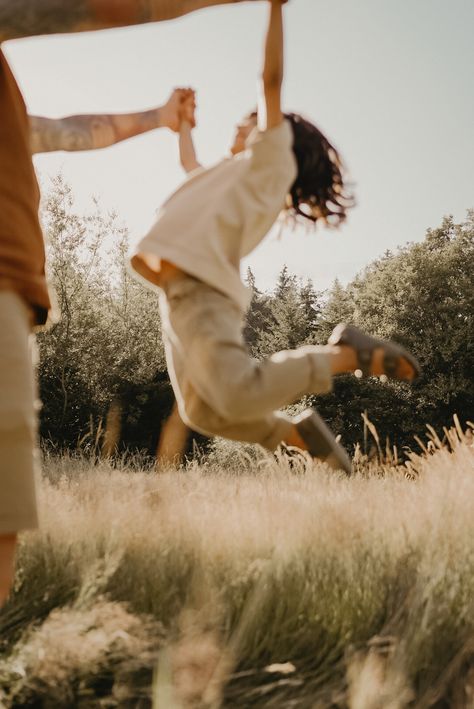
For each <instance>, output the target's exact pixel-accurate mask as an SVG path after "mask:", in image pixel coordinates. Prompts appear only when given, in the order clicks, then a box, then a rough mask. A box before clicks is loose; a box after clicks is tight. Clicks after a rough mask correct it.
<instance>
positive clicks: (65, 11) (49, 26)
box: [0, 0, 242, 42]
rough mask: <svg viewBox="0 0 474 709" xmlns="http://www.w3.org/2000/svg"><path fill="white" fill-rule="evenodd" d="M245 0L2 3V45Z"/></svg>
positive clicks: (10, 0) (6, 0) (20, 0)
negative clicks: (8, 40)
mask: <svg viewBox="0 0 474 709" xmlns="http://www.w3.org/2000/svg"><path fill="white" fill-rule="evenodd" d="M241 1H242V0H0V42H2V41H4V40H7V39H15V38H18V37H31V36H33V35H41V34H55V33H58V32H81V31H84V30H100V29H106V28H108V27H124V26H127V25H136V24H141V23H144V22H159V21H161V20H171V19H173V18H175V17H180V16H181V15H186V14H187V13H189V12H193V11H194V10H199V9H201V8H204V7H210V6H211V5H225V4H228V3H234V2H241Z"/></svg>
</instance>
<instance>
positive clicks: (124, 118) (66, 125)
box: [30, 89, 183, 153]
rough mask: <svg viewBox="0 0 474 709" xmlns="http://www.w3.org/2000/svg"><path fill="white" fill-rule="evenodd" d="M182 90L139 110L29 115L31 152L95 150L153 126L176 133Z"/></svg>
mask: <svg viewBox="0 0 474 709" xmlns="http://www.w3.org/2000/svg"><path fill="white" fill-rule="evenodd" d="M182 94H183V92H182V90H181V89H176V90H175V91H173V93H172V94H171V96H170V98H169V99H168V101H167V102H166V103H165V104H164V105H163V106H161V107H160V108H154V109H151V110H150V111H142V112H139V113H122V114H120V113H119V114H105V115H100V114H98V115H94V114H92V115H82V116H66V117H65V118H43V117H42V116H30V138H31V150H32V152H33V153H47V152H51V151H54V150H68V151H69V150H71V151H75V150H96V149H98V148H106V147H108V146H109V145H113V144H114V143H119V142H120V141H122V140H127V138H132V137H133V136H135V135H140V134H141V133H146V132H147V131H150V130H154V129H155V128H165V127H166V128H170V129H171V130H173V131H175V132H177V131H178V130H179V125H180V119H179V110H180V106H181V101H182Z"/></svg>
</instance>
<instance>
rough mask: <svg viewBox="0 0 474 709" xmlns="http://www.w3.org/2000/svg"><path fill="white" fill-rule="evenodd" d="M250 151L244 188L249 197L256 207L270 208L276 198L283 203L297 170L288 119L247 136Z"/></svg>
mask: <svg viewBox="0 0 474 709" xmlns="http://www.w3.org/2000/svg"><path fill="white" fill-rule="evenodd" d="M247 153H248V155H247V160H248V168H247V170H246V174H245V177H244V179H243V184H242V188H243V189H244V191H245V193H246V195H247V199H248V201H249V202H251V203H253V206H254V209H257V210H258V209H259V210H266V209H268V208H269V207H270V205H273V204H274V202H275V200H278V201H279V203H280V204H281V205H282V206H283V203H284V200H285V196H286V194H287V193H288V192H289V190H290V188H291V185H292V184H293V182H294V180H295V179H296V174H297V169H296V159H295V156H294V153H293V130H292V128H291V125H290V123H289V121H287V120H284V121H282V122H281V123H280V124H279V125H278V126H275V128H270V129H269V130H266V131H259V130H257V129H255V130H254V131H253V132H252V133H251V135H250V137H249V139H248V142H247ZM259 205H260V206H259Z"/></svg>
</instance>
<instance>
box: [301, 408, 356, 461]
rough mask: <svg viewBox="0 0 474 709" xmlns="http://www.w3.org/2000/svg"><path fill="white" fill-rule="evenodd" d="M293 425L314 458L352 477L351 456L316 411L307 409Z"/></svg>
mask: <svg viewBox="0 0 474 709" xmlns="http://www.w3.org/2000/svg"><path fill="white" fill-rule="evenodd" d="M293 423H294V425H295V427H296V429H297V431H298V433H299V434H300V436H301V438H302V439H303V441H304V442H305V443H306V445H307V448H308V453H309V454H310V456H311V457H312V458H318V459H319V460H321V461H323V462H324V463H326V464H327V465H328V466H329V467H330V468H331V469H332V470H339V471H343V472H345V473H347V475H351V473H352V464H351V460H350V458H349V456H348V455H347V453H346V451H345V450H344V448H343V447H342V446H341V444H340V443H339V442H338V441H337V440H336V438H335V437H334V435H333V433H332V431H331V429H330V428H329V427H328V426H326V424H325V423H324V421H323V419H322V418H321V416H320V415H319V414H318V413H316V411H315V410H314V409H306V410H305V411H303V412H302V413H301V414H299V416H296V417H295V418H294V419H293Z"/></svg>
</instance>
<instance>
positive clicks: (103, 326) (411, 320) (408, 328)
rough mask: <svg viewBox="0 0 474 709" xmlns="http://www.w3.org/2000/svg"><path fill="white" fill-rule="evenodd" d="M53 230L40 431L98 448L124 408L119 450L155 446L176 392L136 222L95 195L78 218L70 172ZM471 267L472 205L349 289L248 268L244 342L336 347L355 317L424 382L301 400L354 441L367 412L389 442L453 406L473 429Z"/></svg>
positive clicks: (54, 205) (48, 217) (56, 196)
mask: <svg viewBox="0 0 474 709" xmlns="http://www.w3.org/2000/svg"><path fill="white" fill-rule="evenodd" d="M43 225H44V230H45V235H46V240H47V250H48V262H49V277H50V281H51V284H52V286H53V289H54V292H55V294H56V300H57V310H58V311H59V312H60V313H61V317H60V319H59V320H58V321H57V322H56V323H54V324H53V325H52V326H51V327H50V328H49V329H48V330H46V331H45V332H43V333H41V334H40V335H39V336H38V342H39V349H40V365H39V382H40V394H41V399H42V402H43V407H42V412H41V418H40V434H41V437H42V439H43V441H44V442H48V443H49V444H50V445H54V446H57V447H58V448H64V447H68V448H74V447H76V446H78V445H82V446H84V445H90V446H96V445H98V444H99V443H100V440H101V438H103V430H104V422H105V421H107V417H109V419H110V417H111V415H112V414H113V415H114V416H115V419H116V423H117V425H118V430H119V435H118V436H117V442H118V444H119V449H120V448H127V449H140V450H145V451H148V452H149V453H153V451H154V450H155V449H156V443H157V440H158V437H159V434H160V430H161V426H162V424H163V422H164V421H165V420H166V418H167V417H168V416H169V413H170V411H171V408H172V405H173V394H172V390H171V386H170V383H169V379H168V376H167V372H166V365H165V359H164V352H163V344H162V341H161V335H160V316H159V309H158V299H157V297H156V295H155V294H154V293H153V292H151V291H150V290H148V289H147V288H144V287H143V286H141V285H140V284H139V283H137V282H136V281H135V279H134V278H133V277H132V276H131V275H130V273H129V271H128V267H127V259H126V253H127V248H128V240H129V237H128V232H127V229H126V228H125V227H124V226H123V225H121V224H120V222H119V219H118V216H117V215H116V214H113V213H112V214H104V212H103V211H102V210H101V208H100V205H99V204H98V202H97V201H93V204H92V209H91V211H90V213H88V214H86V215H79V214H77V212H76V210H75V206H74V199H73V195H72V192H71V189H70V187H69V186H68V185H67V184H66V183H65V181H64V180H63V178H62V177H61V176H58V177H56V178H55V179H54V180H53V181H52V185H51V189H50V190H49V193H48V194H47V196H46V198H45V200H44V203H43ZM472 263H474V210H470V211H469V212H468V213H467V216H466V219H465V221H464V222H462V223H460V224H455V223H454V221H453V219H452V218H451V217H446V218H445V219H444V220H443V222H442V224H441V225H440V226H439V227H438V228H436V229H428V231H427V232H426V235H425V238H424V240H423V241H422V242H419V243H412V244H407V245H406V246H404V247H401V248H399V249H398V250H397V251H396V252H386V253H385V254H384V256H383V257H382V258H380V259H377V260H376V261H374V262H372V263H371V264H370V265H369V266H367V268H366V269H365V270H364V271H363V272H362V273H360V274H359V275H358V276H357V277H356V278H355V279H354V280H353V281H352V282H351V283H349V284H348V285H347V286H343V285H342V284H341V283H339V282H338V281H336V282H335V283H334V284H333V286H332V288H331V289H329V291H326V292H320V291H317V290H316V289H315V287H314V285H313V283H312V282H311V281H305V282H304V281H301V280H299V279H298V278H297V277H296V276H294V275H293V274H291V273H290V272H289V271H288V269H287V268H286V267H284V268H283V269H282V271H281V272H280V274H279V277H278V279H277V282H276V284H275V287H274V289H273V290H272V291H271V292H262V291H260V290H259V289H258V287H257V284H256V282H255V278H254V276H253V274H252V272H251V270H249V271H248V272H247V275H246V280H247V283H248V285H249V287H250V288H251V289H252V293H253V297H252V302H251V305H250V308H249V311H248V314H247V319H246V324H245V330H244V334H245V338H246V341H247V343H248V346H249V348H250V351H251V353H252V355H253V356H254V357H256V358H261V357H265V356H266V355H268V354H271V353H273V352H275V351H278V350H281V349H291V348H294V347H298V346H299V345H303V344H324V343H325V342H326V341H327V338H328V337H329V335H330V333H331V331H332V329H333V327H334V326H335V325H336V324H337V323H338V322H341V321H346V322H352V323H354V324H356V325H358V326H360V327H362V328H364V329H366V330H368V331H369V332H371V333H372V334H374V335H377V336H380V337H384V338H392V339H395V340H397V341H398V342H400V343H401V344H403V345H405V346H406V347H408V348H409V349H410V350H411V351H412V352H413V353H414V354H415V355H416V356H417V357H418V359H419V360H420V363H421V365H422V367H423V374H422V376H421V377H420V379H419V380H418V381H417V382H416V383H415V384H414V385H411V386H409V385H407V384H404V383H399V382H389V383H381V382H380V381H379V380H378V379H375V378H371V379H369V380H367V381H360V380H358V379H356V378H355V377H354V376H343V377H338V378H337V379H336V381H335V386H334V391H333V393H331V394H329V395H326V396H322V397H316V396H309V397H306V399H305V401H304V402H303V403H304V404H305V405H307V404H314V405H316V406H317V407H318V409H319V411H320V413H321V414H322V415H323V417H324V418H325V419H326V420H327V421H328V423H329V424H330V425H331V427H332V428H333V429H334V431H335V432H336V433H339V434H341V436H342V440H343V442H344V444H345V445H346V446H347V447H348V448H349V449H351V448H353V446H354V445H355V444H356V443H357V442H361V441H362V440H363V436H364V423H363V420H362V414H363V413H366V414H367V416H368V418H369V419H370V420H371V421H372V422H373V423H374V425H375V426H376V428H377V430H378V432H379V435H380V437H381V438H382V440H383V441H385V439H386V438H389V440H390V443H391V444H392V445H397V446H398V448H399V449H400V448H401V447H403V446H407V445H408V446H413V442H414V441H413V437H414V436H415V435H418V436H423V435H424V432H425V428H426V424H430V425H432V426H433V427H434V428H435V429H437V430H438V431H442V428H443V427H444V426H449V425H451V423H452V417H453V414H457V415H458V416H459V418H460V420H461V422H462V423H465V421H467V420H468V419H469V418H472V416H473V404H474V384H473V377H472V373H473V371H474V354H473V353H474V338H473V313H474V307H473V306H474V288H473V281H472V273H471V269H472Z"/></svg>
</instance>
